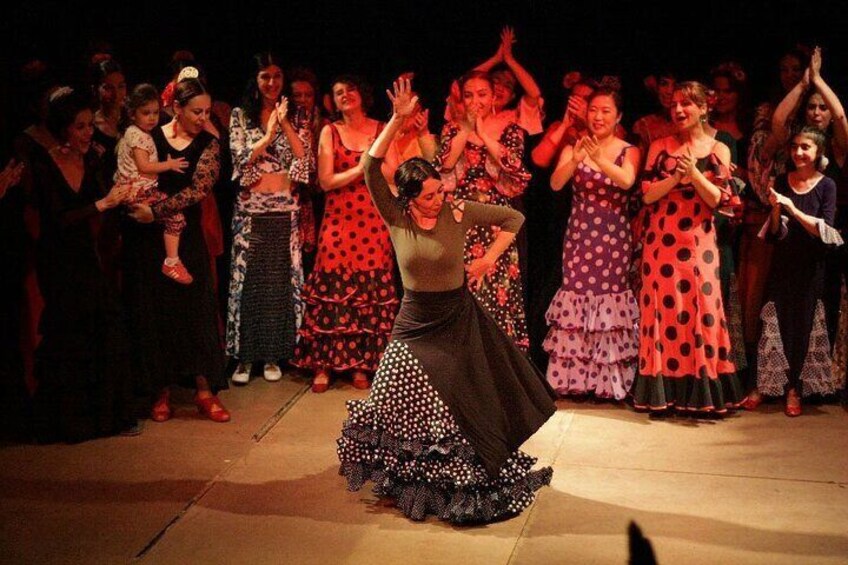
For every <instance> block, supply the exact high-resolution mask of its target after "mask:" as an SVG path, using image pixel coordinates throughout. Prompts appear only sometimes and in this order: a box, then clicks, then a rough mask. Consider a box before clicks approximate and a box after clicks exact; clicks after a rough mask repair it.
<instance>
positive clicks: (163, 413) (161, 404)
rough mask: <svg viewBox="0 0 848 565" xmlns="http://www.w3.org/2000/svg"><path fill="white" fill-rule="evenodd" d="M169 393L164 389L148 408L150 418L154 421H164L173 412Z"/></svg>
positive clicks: (168, 418)
mask: <svg viewBox="0 0 848 565" xmlns="http://www.w3.org/2000/svg"><path fill="white" fill-rule="evenodd" d="M170 401H171V393H170V391H167V390H166V391H165V392H163V393H162V394H160V395H159V398H158V399H157V400H156V402H155V403H154V404H153V407H152V408H151V409H150V419H151V420H153V421H154V422H166V421H168V420H170V419H171V416H173V412H172V411H171V403H170Z"/></svg>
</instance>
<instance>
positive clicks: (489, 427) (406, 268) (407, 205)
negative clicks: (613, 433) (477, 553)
mask: <svg viewBox="0 0 848 565" xmlns="http://www.w3.org/2000/svg"><path fill="white" fill-rule="evenodd" d="M388 94H389V98H390V99H391V101H392V106H393V114H392V117H391V119H390V120H389V122H388V125H387V126H386V128H385V129H384V130H383V132H382V133H381V134H380V136H379V137H378V138H377V140H376V141H375V142H374V145H373V146H372V147H371V149H370V150H369V151H368V154H367V156H366V157H365V158H364V162H365V167H364V168H365V180H366V183H367V185H368V189H369V191H370V193H371V197H372V198H373V199H374V203H375V205H376V207H377V209H378V210H379V212H380V215H381V216H382V218H383V220H384V221H385V222H386V224H387V225H388V228H389V232H390V234H391V239H392V243H393V244H394V247H395V251H396V254H397V259H398V265H399V267H400V272H401V278H402V279H403V284H404V287H405V294H404V297H403V301H402V303H401V309H400V313H399V314H398V316H397V318H396V320H395V325H394V329H393V331H392V340H391V342H390V343H389V346H388V347H387V349H386V351H385V353H384V355H383V358H382V360H381V361H380V364H379V367H378V369H377V374H376V377H375V379H374V383H373V387H372V390H371V394H370V396H369V397H368V398H367V399H365V400H352V401H349V402H348V411H349V419H348V420H347V421H345V423H344V426H343V429H342V437H341V438H340V439H339V440H338V455H339V460H340V462H341V467H340V470H339V473H340V474H341V475H344V476H345V478H346V479H347V483H348V489H349V490H351V491H355V490H359V489H360V488H361V487H362V486H363V485H364V483H365V482H366V481H368V480H371V481H373V482H374V487H373V489H374V492H375V494H377V495H378V496H381V497H386V498H389V499H394V502H395V504H396V505H397V507H398V508H399V509H400V510H401V511H402V512H403V513H404V514H405V515H406V516H408V517H409V518H411V519H413V520H423V519H425V518H426V517H427V516H428V515H430V514H433V515H435V516H437V517H438V518H439V519H441V520H446V521H449V522H453V523H465V524H467V523H484V522H490V521H493V520H501V519H505V518H509V517H511V516H514V515H516V514H518V513H519V512H521V511H522V510H523V509H525V508H526V507H527V506H529V505H530V504H531V503H532V501H533V498H534V493H535V491H536V490H538V489H539V488H541V487H542V486H543V485H546V484H549V483H550V479H551V472H552V471H551V469H550V467H545V468H543V469H540V470H536V471H533V470H531V468H532V466H533V465H534V464H535V463H536V459H535V458H534V457H530V456H529V455H527V454H525V453H522V452H521V451H518V447H519V446H520V445H521V444H522V443H524V441H526V440H527V439H528V438H529V437H530V436H531V435H532V434H533V433H534V432H535V431H536V430H538V429H539V427H541V426H542V424H544V423H545V421H546V420H547V419H548V418H549V417H550V416H551V415H552V414H553V413H554V410H555V407H554V404H553V402H552V398H554V394H553V391H552V390H550V388H549V387H548V386H547V384H546V382H545V379H544V376H543V375H542V374H540V373H539V371H538V370H537V369H536V368H535V367H534V366H533V365H532V364H531V363H530V362H529V361H527V360H526V358H525V357H524V355H522V353H521V352H520V351H519V350H518V348H517V347H516V346H515V345H514V344H513V342H512V340H511V339H509V338H508V337H507V336H506V334H504V333H503V332H502V331H501V330H500V329H499V328H498V326H497V324H495V322H494V321H493V320H492V319H491V318H490V317H489V316H488V315H487V314H486V313H485V312H484V311H483V310H482V309H481V307H480V305H479V304H478V303H477V301H476V300H475V299H474V298H473V296H472V295H471V294H470V292H469V291H468V289H467V288H466V285H465V277H466V273H465V271H466V270H467V275H468V278H469V279H470V281H471V282H472V285H476V284H479V281H480V279H481V278H482V277H483V275H484V274H485V273H486V272H487V271H488V270H489V269H491V268H493V266H494V265H495V261H496V260H497V259H498V257H499V256H500V255H501V254H502V253H503V252H504V250H506V249H507V247H509V245H510V243H511V242H512V240H513V239H514V238H515V234H516V232H518V230H519V228H520V227H521V224H522V222H523V216H522V215H521V213H520V212H517V211H515V210H513V209H511V208H507V207H503V206H492V205H486V204H480V203H477V202H466V201H462V200H457V201H454V202H450V203H448V205H445V193H444V188H443V186H442V183H441V180H440V176H439V173H438V171H437V170H436V169H435V168H434V167H433V166H432V165H431V164H430V163H428V162H427V161H425V160H423V159H416V158H413V159H410V160H408V161H406V162H404V163H403V164H402V165H401V166H400V167H399V168H398V170H397V172H396V174H395V182H396V184H397V191H398V195H397V196H393V194H392V192H391V189H390V188H389V185H388V184H387V183H386V180H385V179H384V178H383V176H382V175H381V173H380V166H381V164H382V160H383V157H384V156H385V155H386V152H387V150H388V148H389V145H390V143H391V141H392V138H393V137H394V135H395V134H396V133H397V132H398V130H399V128H400V126H401V124H402V122H403V120H404V118H405V117H407V116H409V115H410V114H411V113H412V111H413V110H414V108H415V103H416V101H417V98H416V97H412V96H411V93H410V86H409V81H406V80H403V81H400V82H396V83H395V84H394V93H391V92H388ZM480 224H482V225H487V226H490V225H492V226H498V227H499V228H500V229H499V230H498V235H497V237H496V238H494V241H493V242H492V244H491V245H490V246H489V248H488V250H487V251H486V253H485V254H484V255H483V256H482V257H480V258H478V259H476V260H474V261H472V262H471V263H470V264H469V265H468V267H467V268H466V267H465V265H464V261H463V246H464V240H465V233H466V231H467V230H468V229H469V228H470V227H472V226H474V225H480Z"/></svg>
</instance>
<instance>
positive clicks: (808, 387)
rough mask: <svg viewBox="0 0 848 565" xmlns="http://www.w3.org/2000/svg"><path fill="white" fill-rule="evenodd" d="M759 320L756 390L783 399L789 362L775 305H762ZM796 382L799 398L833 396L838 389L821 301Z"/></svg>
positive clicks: (814, 316) (814, 317)
mask: <svg viewBox="0 0 848 565" xmlns="http://www.w3.org/2000/svg"><path fill="white" fill-rule="evenodd" d="M760 319H761V320H762V321H763V332H762V335H761V336H760V343H759V346H758V349H757V390H759V391H760V392H761V393H762V394H765V395H768V396H783V395H784V394H785V392H786V387H787V385H789V361H788V359H787V358H786V353H785V351H784V347H783V339H782V338H781V335H780V325H779V323H778V319H777V309H776V308H775V305H774V302H768V303H766V305H765V306H763V311H762V314H761V315H760ZM799 379H800V381H801V395H802V396H810V395H813V394H833V393H835V392H836V390H837V388H838V386H837V379H836V378H834V376H833V362H832V361H831V358H830V340H829V339H828V336H827V323H826V322H825V314H824V304H822V301H821V300H819V301H818V302H817V303H816V311H815V313H814V315H813V328H812V331H811V332H810V341H809V345H808V346H807V354H806V356H805V358H804V366H803V367H802V368H801V374H800V376H799Z"/></svg>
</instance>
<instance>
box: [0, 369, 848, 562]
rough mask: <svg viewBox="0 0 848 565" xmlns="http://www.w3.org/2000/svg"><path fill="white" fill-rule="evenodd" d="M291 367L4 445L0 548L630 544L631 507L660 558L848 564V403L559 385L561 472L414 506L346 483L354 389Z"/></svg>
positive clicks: (346, 556) (444, 549) (556, 435)
mask: <svg viewBox="0 0 848 565" xmlns="http://www.w3.org/2000/svg"><path fill="white" fill-rule="evenodd" d="M366 394H367V392H365V391H358V390H355V389H353V388H352V387H351V386H350V385H349V384H340V385H337V386H336V388H333V389H331V390H330V391H329V392H327V393H326V394H323V395H315V394H312V393H310V392H308V389H307V381H306V380H304V379H303V378H301V377H298V376H296V375H294V374H287V375H286V376H285V377H284V378H283V381H282V382H280V383H275V384H270V383H267V382H265V381H264V380H262V379H261V378H259V379H254V380H253V381H252V382H251V384H250V385H249V386H247V387H244V388H238V389H231V390H229V391H227V392H225V393H223V394H222V396H221V397H222V399H223V401H224V402H225V403H226V405H227V407H228V408H229V409H230V410H231V411H232V413H233V421H232V422H231V423H229V424H214V423H212V422H209V421H207V420H203V419H200V417H199V416H198V415H197V412H196V411H195V410H194V408H193V406H192V405H190V404H189V403H188V401H189V400H190V399H189V397H188V396H186V397H185V398H184V400H185V404H183V405H180V406H178V409H177V414H176V417H175V419H174V420H172V421H170V422H167V423H165V424H155V423H151V422H147V425H146V428H145V431H144V433H143V434H142V435H141V436H139V437H134V438H109V439H104V440H98V441H91V442H87V443H84V444H81V445H74V446H67V445H54V446H34V445H12V446H9V445H6V446H3V447H2V450H0V455H2V464H0V512H1V514H0V516H2V518H0V521H2V522H0V562H2V563H86V564H94V563H110V564H111V563H126V562H130V561H133V560H138V561H140V562H142V563H249V564H263V563H269V564H271V563H273V564H280V563H283V564H288V563H292V564H299V563H322V564H328V563H363V564H365V563H367V564H373V563H403V564H405V565H412V564H415V563H463V564H476V563H480V564H486V565H491V564H533V565H539V564H546V563H580V564H586V563H619V564H621V563H626V562H627V555H628V553H627V536H626V529H627V525H628V523H629V522H630V521H631V520H634V521H635V522H636V523H638V524H639V526H640V527H641V528H642V530H643V532H644V533H645V535H646V536H648V537H649V538H650V540H651V542H652V543H653V545H654V549H655V551H656V554H657V558H658V560H659V562H660V563H666V564H670V563H686V564H695V563H705V564H706V563H710V564H715V563H763V564H770V565H773V564H782V563H786V564H793V565H797V564H799V563H815V564H827V563H848V413H846V411H845V410H844V409H843V408H842V407H840V406H835V405H826V406H821V407H810V408H808V409H806V411H805V415H804V416H803V417H801V418H797V419H789V418H787V417H785V416H784V415H783V414H782V409H781V406H780V405H777V404H772V405H766V406H763V407H762V408H761V411H760V412H758V413H754V414H751V413H743V414H741V415H738V416H733V417H730V418H728V419H726V420H724V421H718V422H716V421H706V420H693V419H688V418H685V419H684V418H671V419H665V420H652V419H649V418H648V417H647V416H646V415H643V414H636V413H634V412H633V411H632V410H630V409H628V408H625V407H622V406H616V405H611V404H593V403H575V402H571V401H562V402H560V403H559V410H558V411H557V413H556V414H555V415H554V417H553V418H551V420H550V421H549V422H548V423H547V424H546V425H545V426H544V427H543V428H542V429H541V430H540V431H539V433H537V434H536V435H535V436H534V437H533V438H531V440H530V441H529V442H528V443H527V444H526V445H525V446H524V450H525V451H527V452H529V453H531V454H533V455H535V456H537V457H539V464H540V465H552V466H553V468H554V477H553V482H552V484H551V486H550V487H545V488H543V489H542V490H541V491H540V492H539V495H538V498H537V500H536V503H535V504H534V505H533V506H532V507H531V508H530V509H528V510H527V511H525V512H524V513H523V514H521V515H520V516H519V517H517V518H514V519H512V520H509V521H506V522H501V523H497V524H492V525H488V526H483V527H472V528H456V527H452V526H450V525H446V524H443V523H441V522H439V521H437V520H435V519H432V518H431V519H430V520H428V521H426V522H423V523H415V522H411V521H410V520H408V519H406V518H405V517H404V516H403V515H401V514H400V513H399V512H397V511H396V510H394V509H392V508H390V507H386V506H384V505H381V504H378V503H377V501H376V499H375V497H374V496H373V495H372V494H371V493H370V491H367V490H363V491H361V492H358V493H349V492H347V491H346V490H345V484H344V480H343V478H342V477H340V476H339V475H338V471H337V460H336V455H335V447H336V445H335V440H336V437H337V435H338V433H339V430H340V427H341V422H342V420H343V419H344V417H345V401H346V400H348V399H350V398H363V397H365V396H366Z"/></svg>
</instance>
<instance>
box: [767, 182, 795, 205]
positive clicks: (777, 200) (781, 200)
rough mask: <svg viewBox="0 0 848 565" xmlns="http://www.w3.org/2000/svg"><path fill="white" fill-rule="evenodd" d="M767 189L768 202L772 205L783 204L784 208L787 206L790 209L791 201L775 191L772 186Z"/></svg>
mask: <svg viewBox="0 0 848 565" xmlns="http://www.w3.org/2000/svg"><path fill="white" fill-rule="evenodd" d="M768 190H769V193H768V201H769V204H771V205H772V206H783V207H784V208H788V209H790V210H791V209H792V206H793V203H792V201H791V200H790V199H789V198H787V197H786V196H784V195H783V194H780V193H779V192H777V191H776V190H775V189H774V187H772V186H770V187H769V189H768Z"/></svg>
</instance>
